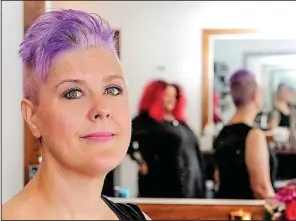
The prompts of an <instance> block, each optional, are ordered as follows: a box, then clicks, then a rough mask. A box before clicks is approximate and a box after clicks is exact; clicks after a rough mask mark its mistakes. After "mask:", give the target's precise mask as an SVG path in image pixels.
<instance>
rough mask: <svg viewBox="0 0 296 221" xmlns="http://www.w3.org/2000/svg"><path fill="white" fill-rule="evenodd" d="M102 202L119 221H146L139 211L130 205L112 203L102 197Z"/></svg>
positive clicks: (135, 206) (136, 207)
mask: <svg viewBox="0 0 296 221" xmlns="http://www.w3.org/2000/svg"><path fill="white" fill-rule="evenodd" d="M102 199H103V200H104V202H105V203H106V204H107V205H108V206H109V208H110V209H111V210H112V211H113V212H114V213H115V215H116V216H117V217H118V219H119V220H146V218H145V216H144V214H143V212H142V211H141V209H140V208H139V207H138V206H137V205H134V204H131V203H114V202H112V201H111V200H109V199H107V198H106V197H104V196H102Z"/></svg>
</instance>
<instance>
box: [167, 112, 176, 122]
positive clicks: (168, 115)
mask: <svg viewBox="0 0 296 221" xmlns="http://www.w3.org/2000/svg"><path fill="white" fill-rule="evenodd" d="M164 119H165V120H169V121H173V120H175V119H176V118H175V116H174V115H173V114H172V112H171V111H165V112H164Z"/></svg>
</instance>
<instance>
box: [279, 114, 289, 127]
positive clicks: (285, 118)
mask: <svg viewBox="0 0 296 221" xmlns="http://www.w3.org/2000/svg"><path fill="white" fill-rule="evenodd" d="M279 113H280V119H281V120H280V122H279V127H290V115H286V114H284V113H282V112H281V111H279Z"/></svg>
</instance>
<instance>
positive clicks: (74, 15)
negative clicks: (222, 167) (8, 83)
mask: <svg viewBox="0 0 296 221" xmlns="http://www.w3.org/2000/svg"><path fill="white" fill-rule="evenodd" d="M115 43H116V41H115V39H114V31H113V30H112V29H111V28H110V27H109V25H108V23H107V22H106V21H105V20H103V19H102V18H100V17H99V16H98V15H95V14H88V13H85V12H82V11H76V10H59V11H51V12H48V13H45V14H43V15H41V16H40V17H39V18H38V19H37V20H36V21H35V22H34V24H33V25H32V26H31V27H30V28H29V29H28V30H27V32H26V34H25V38H24V41H23V42H22V43H21V45H20V51H19V53H20V56H21V58H22V61H23V65H24V99H23V100H22V102H21V109H22V114H23V117H24V120H25V122H26V123H27V125H28V126H29V128H30V130H31V132H32V134H33V135H34V137H36V138H37V139H39V141H40V143H41V147H42V163H41V165H40V168H39V170H38V172H37V173H36V175H35V177H34V178H33V179H32V180H31V181H30V182H29V183H28V184H27V185H26V186H25V187H24V188H23V189H22V190H21V191H20V192H19V193H18V194H17V195H16V196H15V197H13V198H12V199H11V200H9V201H8V202H7V203H5V204H4V205H3V207H2V212H3V213H2V218H3V219H8V220H11V219H12V220H20V219H21V220H66V219H67V220H74V219H75V220H110V219H112V220H118V219H119V220H145V219H146V218H147V219H149V218H148V217H147V216H146V215H145V214H144V213H143V212H142V211H141V210H140V209H139V207H137V206H136V205H133V204H118V203H114V202H112V201H110V200H109V199H107V198H106V197H103V196H102V197H101V191H102V187H103V183H104V179H105V177H106V174H107V173H108V172H109V171H111V170H112V169H114V168H115V167H117V166H118V165H119V164H120V162H121V161H122V160H123V159H124V157H125V155H126V152H127V149H128V146H129V143H130V136H131V113H130V108H129V100H128V89H127V86H126V82H125V77H124V74H123V71H122V67H121V64H120V62H119V59H118V57H117V54H116V48H115Z"/></svg>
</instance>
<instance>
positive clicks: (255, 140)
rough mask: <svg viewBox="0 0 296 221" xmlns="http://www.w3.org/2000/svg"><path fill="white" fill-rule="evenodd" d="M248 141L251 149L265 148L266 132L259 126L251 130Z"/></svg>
mask: <svg viewBox="0 0 296 221" xmlns="http://www.w3.org/2000/svg"><path fill="white" fill-rule="evenodd" d="M246 143H247V147H248V148H249V149H258V148H264V147H265V146H266V145H267V143H266V137H265V134H264V132H263V131H262V130H260V129H258V128H253V129H251V130H250V132H249V133H248V136H247V142H246Z"/></svg>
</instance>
